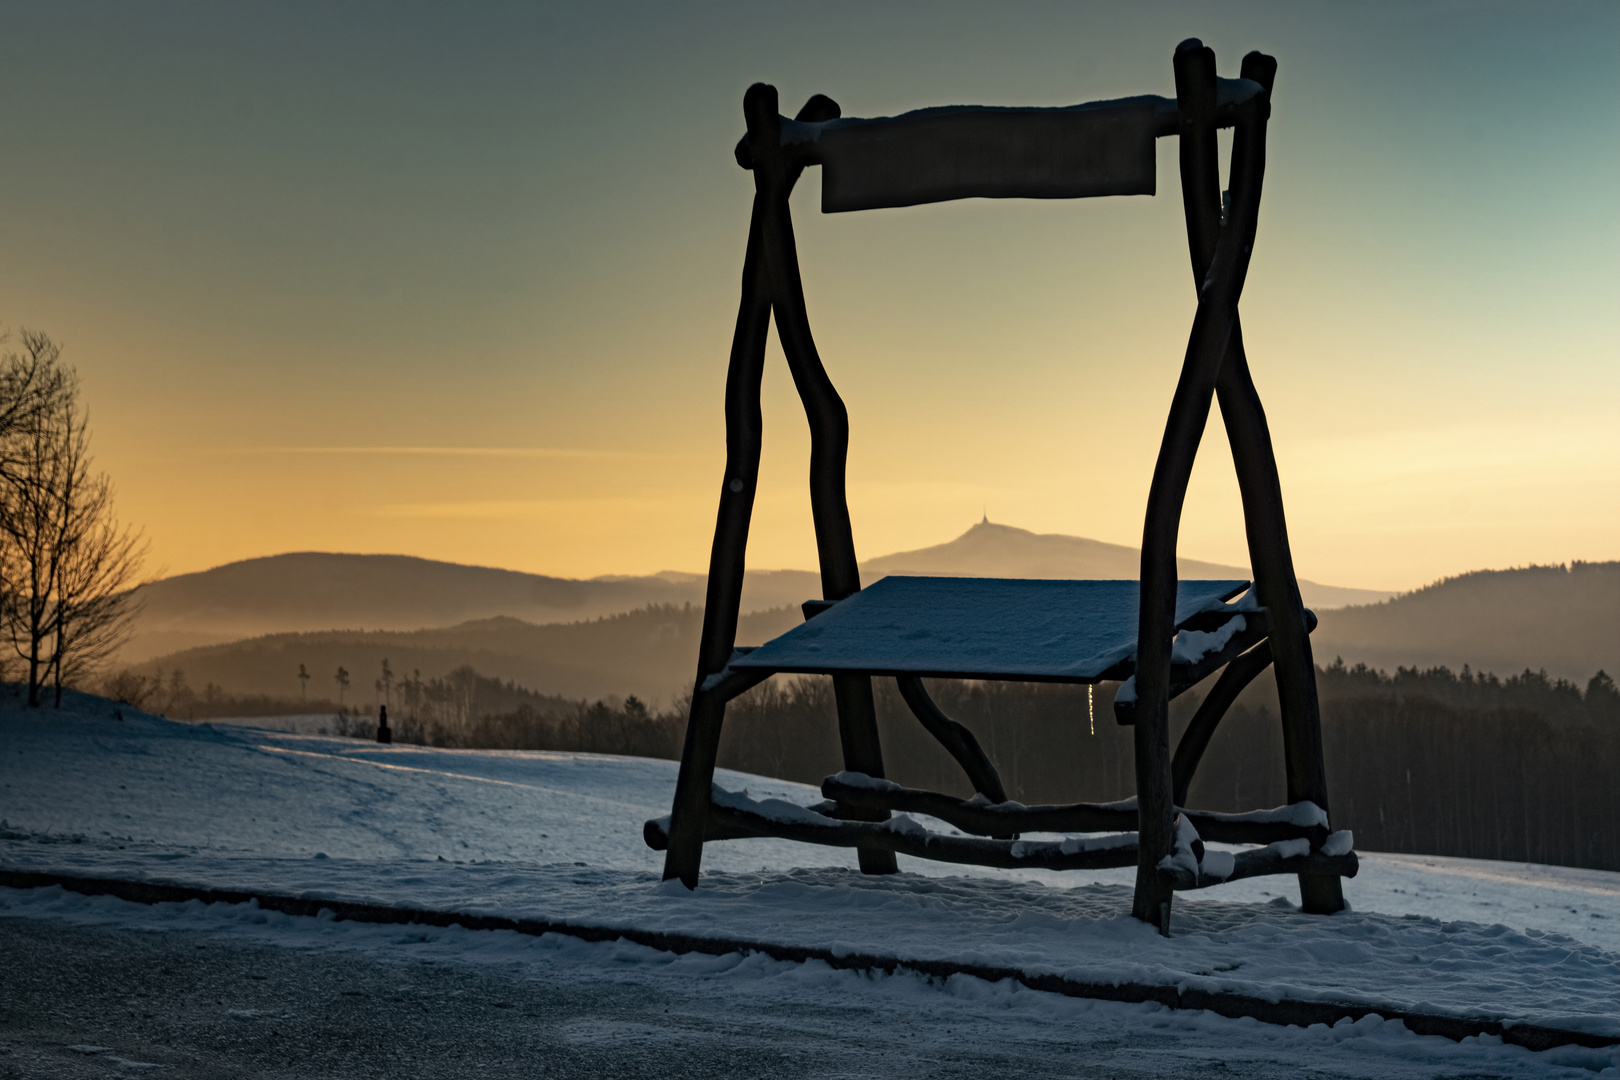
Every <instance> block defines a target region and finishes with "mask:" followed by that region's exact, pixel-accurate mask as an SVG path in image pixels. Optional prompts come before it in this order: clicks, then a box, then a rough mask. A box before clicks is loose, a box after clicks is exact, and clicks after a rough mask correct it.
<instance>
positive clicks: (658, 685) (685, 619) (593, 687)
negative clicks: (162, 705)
mask: <svg viewBox="0 0 1620 1080" xmlns="http://www.w3.org/2000/svg"><path fill="white" fill-rule="evenodd" d="M802 619H803V616H802V615H801V614H800V613H799V611H798V609H797V608H777V609H775V610H773V611H763V612H756V613H754V614H751V615H745V616H743V619H742V622H741V625H740V627H739V635H738V636H739V640H740V641H745V642H762V641H766V640H768V639H770V638H773V637H775V636H776V635H777V634H780V633H782V632H783V631H785V630H787V629H788V628H789V627H791V626H794V625H795V624H797V623H798V622H800V621H801V620H802ZM702 628H703V609H702V608H700V607H696V606H693V605H682V606H680V607H675V606H655V607H646V608H640V609H638V610H636V611H631V612H624V613H620V614H617V615H609V616H605V617H603V618H600V619H593V620H590V621H587V622H577V623H550V624H547V625H536V624H534V623H527V622H523V621H521V620H519V619H513V618H510V617H507V616H497V617H495V618H489V619H475V620H472V621H469V622H465V623H462V624H460V625H459V626H451V627H446V628H443V629H437V630H404V631H402V630H322V631H317V632H314V633H302V634H269V635H266V636H264V637H256V638H250V639H248V640H246V641H233V642H230V643H228V644H224V645H205V646H201V647H198V648H193V649H186V650H183V651H181V652H177V653H172V654H170V655H168V656H164V657H160V658H158V659H156V660H151V661H148V662H146V663H143V664H139V665H136V670H138V671H140V672H143V673H151V672H153V671H155V670H157V669H159V668H162V669H165V670H167V671H174V670H176V669H178V670H180V671H182V672H184V673H185V676H186V681H187V683H188V684H189V685H190V686H191V687H192V688H193V689H194V690H198V691H201V690H202V689H203V688H204V687H205V686H207V685H208V684H209V683H213V684H214V685H215V686H218V687H221V688H222V689H223V690H224V691H225V692H226V693H227V694H230V695H232V696H248V695H258V694H263V695H267V696H269V697H274V698H282V699H292V700H296V699H298V698H299V696H300V694H301V692H302V690H301V688H300V686H299V681H298V666H299V665H300V664H303V665H305V666H307V668H308V669H309V671H310V674H311V676H312V681H313V685H312V686H310V687H309V693H310V696H311V697H321V698H328V699H336V697H337V687H336V685H335V683H334V682H333V678H334V673H335V672H336V671H337V669H338V666H339V665H342V666H343V667H344V668H345V669H347V670H348V671H349V672H351V673H352V675H353V677H354V681H353V687H352V689H351V690H350V691H349V693H348V697H347V703H348V704H350V705H362V704H366V703H375V701H376V699H377V695H376V694H375V693H374V692H373V682H374V680H375V679H376V678H377V676H378V674H379V673H380V671H381V669H382V662H383V661H384V660H385V659H386V660H387V661H388V662H389V665H390V666H391V667H392V668H393V670H394V672H395V673H396V674H398V675H400V676H407V675H411V674H412V673H418V674H420V676H421V678H423V679H432V678H436V677H442V676H444V675H446V674H448V673H449V672H450V671H452V670H453V669H455V668H457V667H460V666H461V665H462V664H471V665H472V666H473V667H474V668H475V669H477V671H478V672H479V674H481V675H487V676H491V677H494V678H497V679H501V680H503V681H511V682H516V683H517V684H518V685H520V686H523V687H526V688H528V689H530V690H535V691H538V692H541V693H545V694H552V695H556V696H559V697H566V698H575V699H577V698H590V699H596V698H605V697H613V696H617V697H624V696H626V695H629V694H635V695H636V696H637V697H640V698H642V699H643V700H645V701H650V702H653V703H655V704H658V705H662V704H664V703H666V702H667V701H668V700H669V699H670V698H671V697H672V696H673V695H675V694H678V693H680V692H681V691H683V690H684V689H689V688H690V684H691V680H692V673H693V671H694V670H695V668H696V666H697V644H698V635H699V633H700V631H701V630H702Z"/></svg>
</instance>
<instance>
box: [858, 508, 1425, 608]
mask: <svg viewBox="0 0 1620 1080" xmlns="http://www.w3.org/2000/svg"><path fill="white" fill-rule="evenodd" d="M1141 566H1142V552H1141V549H1140V548H1133V547H1127V546H1126V545H1124V544H1105V543H1103V542H1102V541H1101V540H1086V539H1084V538H1082V537H1079V536H1064V535H1062V534H1061V533H1033V532H1030V531H1029V530H1028V529H1015V528H1013V527H1012V526H1011V525H997V524H994V523H992V522H990V521H988V520H986V521H981V522H979V523H978V524H977V525H975V526H973V528H971V529H969V530H968V531H967V532H965V533H963V534H962V535H961V536H958V537H957V538H956V539H955V540H952V541H950V542H949V543H945V544H937V545H935V546H934V547H927V548H920V549H918V550H916V551H901V552H898V553H896V554H894V555H883V556H881V557H879V558H876V559H872V560H870V561H868V562H865V563H862V564H861V571H862V573H863V575H864V576H865V578H866V580H869V581H872V580H876V579H877V578H880V577H883V576H884V575H886V574H903V575H911V576H917V575H939V576H942V577H1009V578H1082V579H1083V578H1134V577H1136V576H1137V575H1138V574H1139V573H1140V572H1141ZM1176 573H1177V574H1179V575H1180V576H1181V577H1182V578H1184V579H1193V578H1247V577H1249V576H1250V573H1249V569H1248V567H1244V566H1225V565H1222V564H1221V563H1212V562H1201V561H1200V560H1198V559H1177V560H1176ZM1299 590H1300V594H1301V595H1302V596H1303V597H1304V599H1305V606H1306V607H1309V608H1312V609H1315V610H1322V609H1325V608H1335V607H1343V606H1344V605H1346V604H1370V603H1374V602H1376V601H1379V600H1383V599H1385V598H1387V597H1389V596H1392V595H1394V594H1392V593H1389V592H1385V591H1381V590H1378V589H1349V588H1344V587H1341V586H1337V585H1318V584H1317V583H1316V582H1314V581H1306V580H1304V579H1301V580H1300V583H1299Z"/></svg>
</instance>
